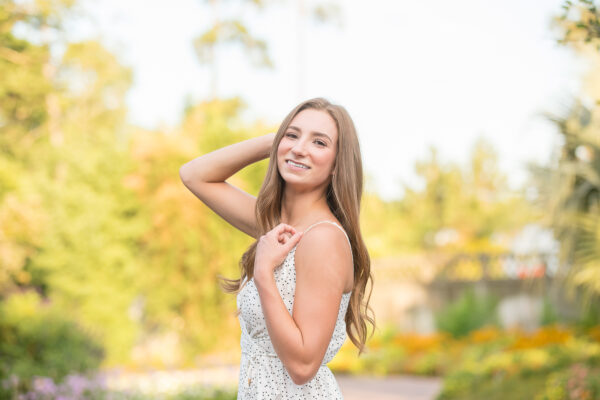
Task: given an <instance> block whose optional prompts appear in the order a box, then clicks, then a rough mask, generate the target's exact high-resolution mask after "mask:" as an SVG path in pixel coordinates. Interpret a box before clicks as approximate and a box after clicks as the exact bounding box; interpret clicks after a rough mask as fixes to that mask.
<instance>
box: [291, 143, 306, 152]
mask: <svg viewBox="0 0 600 400" xmlns="http://www.w3.org/2000/svg"><path fill="white" fill-rule="evenodd" d="M292 152H293V153H295V154H300V155H303V154H306V143H304V141H303V140H298V141H297V142H296V143H295V144H294V147H292Z"/></svg>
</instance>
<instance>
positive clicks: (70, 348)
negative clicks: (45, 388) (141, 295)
mask: <svg viewBox="0 0 600 400" xmlns="http://www.w3.org/2000/svg"><path fill="white" fill-rule="evenodd" d="M102 357H103V351H102V348H101V347H100V346H99V345H98V344H97V342H96V341H95V340H93V339H92V338H91V337H90V336H89V335H88V334H86V333H85V332H84V331H83V330H82V329H81V328H80V327H79V326H78V325H77V324H76V323H75V322H74V321H72V320H70V319H68V318H66V317H65V316H64V315H62V314H59V313H58V312H57V311H56V310H53V309H52V307H50V306H44V305H42V304H41V301H40V298H39V296H38V295H37V294H36V293H35V292H28V293H24V294H17V295H13V296H11V297H9V298H8V299H6V300H4V301H3V302H2V303H0V379H5V378H7V377H8V376H9V375H13V376H14V375H16V376H17V377H19V378H20V380H21V381H24V382H27V381H29V380H31V379H32V378H33V377H34V376H45V377H49V378H52V379H54V380H61V379H62V378H64V377H65V376H66V375H67V374H69V373H71V372H86V371H92V370H95V369H97V368H98V366H99V364H100V362H101V361H102Z"/></svg>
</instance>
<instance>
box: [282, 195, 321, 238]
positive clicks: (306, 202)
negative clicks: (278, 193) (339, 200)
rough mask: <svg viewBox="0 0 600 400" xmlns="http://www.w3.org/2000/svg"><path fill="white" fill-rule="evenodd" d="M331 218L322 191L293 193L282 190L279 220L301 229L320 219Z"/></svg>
mask: <svg viewBox="0 0 600 400" xmlns="http://www.w3.org/2000/svg"><path fill="white" fill-rule="evenodd" d="M327 218H329V219H331V211H330V210H329V206H328V205H327V199H326V198H325V195H324V193H314V192H313V193H302V194H293V193H290V192H288V191H284V192H283V198H282V202H281V222H283V223H285V224H288V225H291V226H293V227H295V228H297V229H300V230H303V229H305V228H307V227H308V226H309V225H310V224H312V223H314V222H317V221H318V220H321V219H327Z"/></svg>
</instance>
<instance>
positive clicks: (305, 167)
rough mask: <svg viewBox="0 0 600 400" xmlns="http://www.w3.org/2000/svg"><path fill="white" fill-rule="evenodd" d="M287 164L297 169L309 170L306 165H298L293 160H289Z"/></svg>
mask: <svg viewBox="0 0 600 400" xmlns="http://www.w3.org/2000/svg"><path fill="white" fill-rule="evenodd" d="M287 162H288V164H292V165H293V166H295V167H300V168H304V169H308V167H307V166H306V165H302V164H297V163H295V162H293V161H292V160H288V161H287Z"/></svg>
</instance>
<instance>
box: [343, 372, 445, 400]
mask: <svg viewBox="0 0 600 400" xmlns="http://www.w3.org/2000/svg"><path fill="white" fill-rule="evenodd" d="M336 379H337V381H338V383H339V385H340V388H341V389H342V394H343V395H344V400H359V399H360V400H363V399H369V400H433V399H435V398H436V396H437V395H438V393H439V392H440V390H441V388H442V380H441V379H440V378H426V377H418V376H388V377H383V378H371V377H359V376H336Z"/></svg>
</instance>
